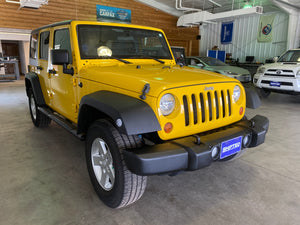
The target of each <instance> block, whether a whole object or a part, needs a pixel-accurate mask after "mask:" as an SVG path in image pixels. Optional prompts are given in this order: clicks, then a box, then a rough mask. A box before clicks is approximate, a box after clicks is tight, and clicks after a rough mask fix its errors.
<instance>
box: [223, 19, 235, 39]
mask: <svg viewBox="0 0 300 225" xmlns="http://www.w3.org/2000/svg"><path fill="white" fill-rule="evenodd" d="M232 32H233V21H230V22H224V23H222V29H221V44H223V45H226V44H230V43H231V42H232Z"/></svg>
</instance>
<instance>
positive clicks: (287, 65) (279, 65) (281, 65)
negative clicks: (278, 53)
mask: <svg viewBox="0 0 300 225" xmlns="http://www.w3.org/2000/svg"><path fill="white" fill-rule="evenodd" d="M262 67H265V68H266V69H288V70H298V69H300V62H299V63H296V62H276V63H270V64H265V65H263V66H262Z"/></svg>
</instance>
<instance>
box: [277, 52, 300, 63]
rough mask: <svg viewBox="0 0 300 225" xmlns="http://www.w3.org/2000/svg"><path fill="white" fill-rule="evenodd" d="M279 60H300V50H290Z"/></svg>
mask: <svg viewBox="0 0 300 225" xmlns="http://www.w3.org/2000/svg"><path fill="white" fill-rule="evenodd" d="M278 62H300V51H299V50H290V51H287V52H286V53H285V54H284V55H283V56H281V57H280V58H279V59H278Z"/></svg>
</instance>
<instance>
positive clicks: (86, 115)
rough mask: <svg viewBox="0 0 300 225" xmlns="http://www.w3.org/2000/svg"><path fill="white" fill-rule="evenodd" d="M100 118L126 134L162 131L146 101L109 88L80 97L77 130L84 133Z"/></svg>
mask: <svg viewBox="0 0 300 225" xmlns="http://www.w3.org/2000/svg"><path fill="white" fill-rule="evenodd" d="M100 118H105V119H107V120H109V121H110V122H111V123H112V124H113V125H114V126H115V127H116V128H118V130H119V131H120V132H121V133H124V134H127V135H135V134H142V133H150V132H155V131H159V130H161V127H160V124H159V122H158V120H157V118H156V115H155V113H154V112H153V110H152V108H151V107H150V106H149V105H148V104H147V103H145V102H144V101H141V100H140V99H136V98H133V97H130V96H127V95H123V94H119V93H114V92H110V91H97V92H94V93H92V94H89V95H86V96H84V97H83V98H82V99H81V102H80V108H79V115H78V124H77V133H78V134H81V133H86V132H87V129H88V127H89V125H90V124H91V123H92V122H93V121H95V120H96V119H100ZM117 121H118V122H117ZM120 121H121V123H120Z"/></svg>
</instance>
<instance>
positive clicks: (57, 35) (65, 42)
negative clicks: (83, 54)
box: [53, 29, 72, 63]
mask: <svg viewBox="0 0 300 225" xmlns="http://www.w3.org/2000/svg"><path fill="white" fill-rule="evenodd" d="M53 49H66V50H68V52H69V63H72V51H71V43H70V33H69V29H60V30H56V31H55V32H54V41H53Z"/></svg>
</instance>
